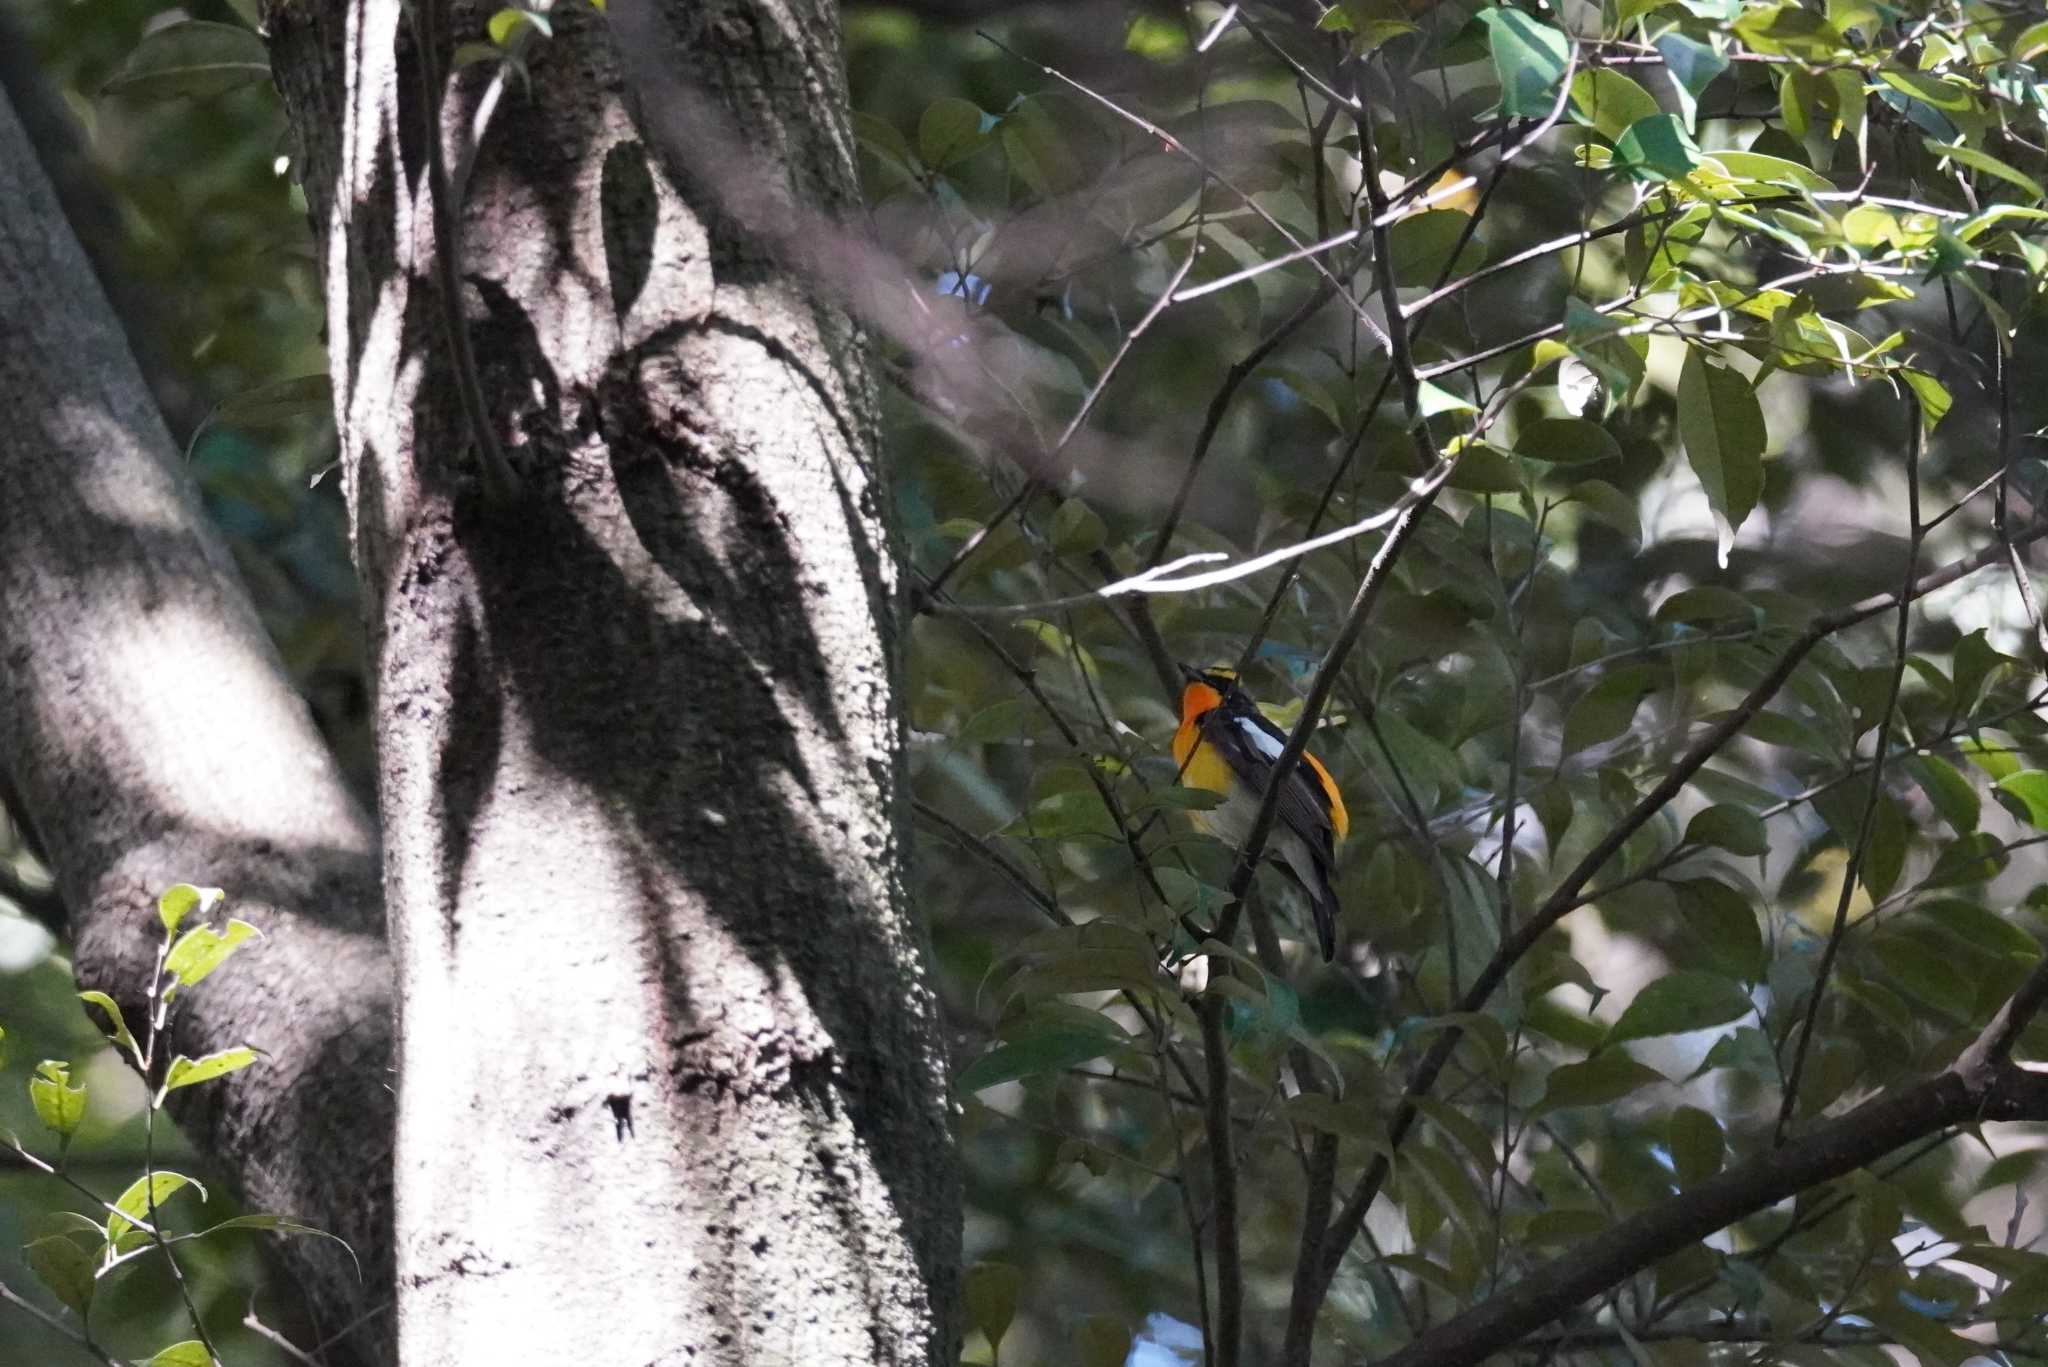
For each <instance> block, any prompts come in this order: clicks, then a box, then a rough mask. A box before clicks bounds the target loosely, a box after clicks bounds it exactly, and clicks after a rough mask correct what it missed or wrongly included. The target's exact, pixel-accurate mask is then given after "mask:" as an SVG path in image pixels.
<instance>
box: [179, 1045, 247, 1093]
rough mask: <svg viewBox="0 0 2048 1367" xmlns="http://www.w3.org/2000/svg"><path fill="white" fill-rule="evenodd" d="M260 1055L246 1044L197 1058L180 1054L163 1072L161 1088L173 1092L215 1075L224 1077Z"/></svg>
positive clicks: (238, 1070) (213, 1077)
mask: <svg viewBox="0 0 2048 1367" xmlns="http://www.w3.org/2000/svg"><path fill="white" fill-rule="evenodd" d="M261 1057H263V1056H262V1055H261V1054H260V1053H258V1052H257V1051H256V1050H254V1049H251V1048H250V1047H249V1046H248V1045H246V1044H242V1045H237V1046H236V1047H235V1048H233V1049H222V1050H220V1051H219V1052H218V1053H212V1054H202V1055H201V1056H200V1057H198V1058H187V1057H186V1056H185V1055H183V1054H180V1055H178V1056H177V1057H176V1058H174V1059H172V1060H171V1066H170V1069H169V1070H168V1071H167V1072H166V1073H165V1074H164V1085H163V1090H164V1091H165V1092H175V1091H177V1090H178V1089H179V1088H180V1087H194V1086H197V1085H198V1084H199V1083H202V1082H211V1081H213V1080H214V1079H215V1078H217V1077H226V1076H227V1075H228V1074H229V1073H236V1072H240V1071H241V1070H242V1069H244V1068H247V1067H248V1066H249V1065H250V1064H252V1063H254V1062H255V1061H256V1060H257V1059H259V1058H261Z"/></svg>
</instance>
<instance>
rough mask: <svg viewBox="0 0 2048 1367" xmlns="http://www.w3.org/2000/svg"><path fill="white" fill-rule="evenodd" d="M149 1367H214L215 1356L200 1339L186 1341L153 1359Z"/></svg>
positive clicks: (174, 1345)
mask: <svg viewBox="0 0 2048 1367" xmlns="http://www.w3.org/2000/svg"><path fill="white" fill-rule="evenodd" d="M149 1367H214V1362H213V1354H211V1353H209V1352H207V1351H206V1345H205V1344H203V1343H201V1342H200V1341H199V1340H198V1339H186V1340H185V1341H184V1342H182V1343H174V1344H172V1345H171V1346H170V1347H168V1348H166V1349H164V1350H163V1351H161V1352H159V1353H158V1354H157V1355H156V1356H155V1357H152V1358H151V1359H150V1360H149Z"/></svg>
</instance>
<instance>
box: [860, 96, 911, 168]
mask: <svg viewBox="0 0 2048 1367" xmlns="http://www.w3.org/2000/svg"><path fill="white" fill-rule="evenodd" d="M853 135H854V137H855V138H856V139H858V140H859V142H860V145H861V146H863V147H865V148H867V149H868V151H869V152H870V153H872V154H873V155H874V156H875V157H877V158H878V159H880V160H883V161H888V162H893V163H894V164H896V165H897V166H900V167H903V168H904V169H905V171H906V173H907V172H908V171H909V168H910V164H911V162H912V161H914V160H915V158H914V157H912V156H911V154H910V144H909V143H908V142H906V141H904V138H903V134H902V133H900V132H898V131H897V129H896V125H895V124H893V123H890V122H888V121H887V120H886V119H878V118H876V117H875V116H874V115H873V114H869V113H866V112H865V111H862V110H859V109H856V110H854V111H853Z"/></svg>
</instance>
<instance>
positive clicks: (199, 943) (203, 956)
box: [164, 919, 259, 987]
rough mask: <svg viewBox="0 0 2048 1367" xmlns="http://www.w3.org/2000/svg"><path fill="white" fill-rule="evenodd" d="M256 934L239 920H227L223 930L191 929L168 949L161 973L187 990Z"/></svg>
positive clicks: (200, 927) (195, 927)
mask: <svg viewBox="0 0 2048 1367" xmlns="http://www.w3.org/2000/svg"><path fill="white" fill-rule="evenodd" d="M258 934H259V932H258V931H257V929H256V927H254V926H252V925H250V924H249V923H248V922H247V921H243V920H240V919H230V920H229V921H228V925H227V929H226V930H218V931H217V930H215V929H214V928H213V927H212V926H194V927H192V929H190V930H188V931H186V932H185V933H184V934H183V935H180V936H179V937H178V941H177V943H176V944H174V945H172V946H171V952H170V953H169V954H168V955H167V956H165V958H164V972H166V973H168V974H170V975H171V977H173V978H175V979H177V981H178V982H179V983H180V984H181V985H183V986H185V987H190V986H192V984H194V983H196V982H199V981H200V980H201V979H203V978H205V977H206V975H207V974H209V973H211V972H213V970H215V969H216V968H219V967H220V966H221V965H222V964H224V963H226V962H227V961H228V958H229V956H230V955H232V954H233V953H234V952H235V951H236V950H237V949H240V948H241V947H242V946H243V945H244V944H245V943H247V942H248V941H249V940H250V939H251V938H253V937H255V936H257V935H258Z"/></svg>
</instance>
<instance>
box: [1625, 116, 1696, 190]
mask: <svg viewBox="0 0 2048 1367" xmlns="http://www.w3.org/2000/svg"><path fill="white" fill-rule="evenodd" d="M1614 164H1615V165H1616V166H1618V167H1620V168H1621V169H1622V170H1624V171H1626V172H1628V174H1629V175H1630V176H1632V177H1633V178H1635V179H1636V180H1644V181H1666V180H1678V179H1680V178H1681V177H1684V176H1688V175H1691V174H1692V173H1693V171H1694V170H1695V169H1697V168H1698V166H1699V164H1700V149H1699V147H1698V145H1697V144H1695V143H1694V142H1693V140H1692V134H1690V133H1688V132H1686V131H1685V125H1684V124H1682V123H1680V122H1679V121H1678V116H1677V115H1675V114H1652V115H1651V116H1650V117H1648V118H1646V119H1638V120H1637V121H1636V122H1635V123H1632V124H1630V125H1629V127H1628V131H1627V132H1625V133H1623V134H1622V135H1621V136H1620V137H1619V138H1618V139H1616V140H1615V143H1614Z"/></svg>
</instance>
